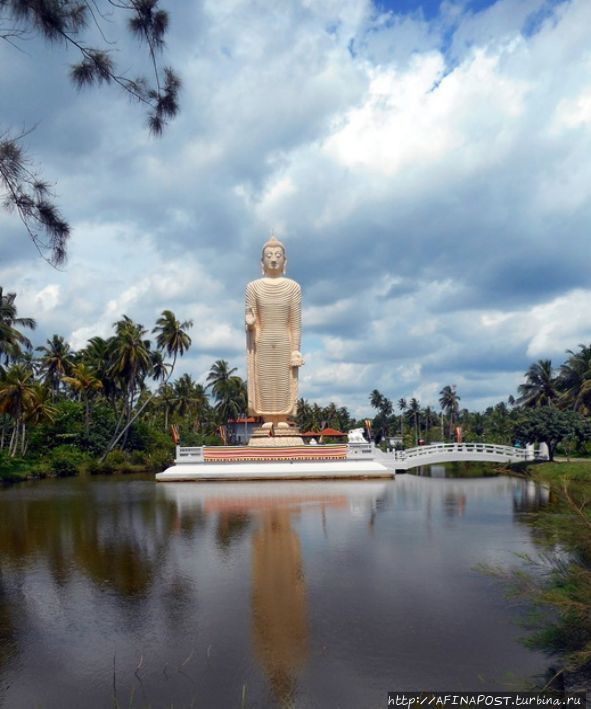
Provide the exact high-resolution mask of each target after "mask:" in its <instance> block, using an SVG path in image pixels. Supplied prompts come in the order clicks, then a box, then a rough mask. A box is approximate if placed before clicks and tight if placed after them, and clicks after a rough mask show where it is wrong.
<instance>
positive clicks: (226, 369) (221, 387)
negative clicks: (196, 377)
mask: <svg viewBox="0 0 591 709" xmlns="http://www.w3.org/2000/svg"><path fill="white" fill-rule="evenodd" d="M236 371H238V370H237V369H236V367H232V368H231V369H230V365H229V364H228V362H227V361H226V360H225V359H218V360H217V361H216V362H214V363H213V364H212V365H211V368H210V370H209V374H208V375H207V382H208V384H207V386H206V389H211V393H212V394H213V396H214V398H215V399H217V400H220V399H221V398H223V397H224V396H225V395H226V393H227V391H228V387H229V383H230V380H231V379H232V377H233V376H234V372H236Z"/></svg>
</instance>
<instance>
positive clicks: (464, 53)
mask: <svg viewBox="0 0 591 709" xmlns="http://www.w3.org/2000/svg"><path fill="white" fill-rule="evenodd" d="M411 5H412V7H414V11H412V12H407V13H405V14H402V13H400V12H397V10H396V8H397V5H395V4H394V5H393V9H389V5H388V3H380V4H379V5H378V4H372V3H371V2H369V0H347V1H346V2H342V1H341V0H339V1H338V2H337V1H336V0H335V1H334V2H316V0H290V1H289V2H284V3H280V4H276V5H274V6H273V7H271V6H264V5H260V4H257V3H252V2H246V1H245V0H224V2H213V1H212V2H209V1H208V0H206V1H204V2H190V3H183V4H182V6H180V7H178V8H173V10H172V29H171V35H170V38H169V47H170V49H169V53H170V60H171V63H173V64H175V65H177V66H178V67H179V68H180V69H181V71H182V74H183V80H184V92H183V97H182V98H183V110H182V113H181V115H180V116H179V118H178V120H176V121H175V122H174V123H173V124H172V125H171V126H170V127H169V128H168V129H167V131H166V132H165V134H164V136H163V138H162V139H161V140H159V141H154V140H152V139H151V138H149V137H148V136H147V134H146V133H145V132H144V131H143V130H142V127H141V120H142V114H141V111H140V109H139V108H138V107H137V106H135V105H133V104H128V103H127V102H126V101H125V100H121V99H120V98H119V99H118V97H117V95H116V94H115V93H114V92H111V91H110V90H108V89H107V90H106V91H96V92H90V93H85V94H76V93H74V92H73V91H72V90H71V87H69V86H68V82H67V78H66V77H65V75H64V58H63V56H60V55H59V52H57V53H56V52H53V53H51V52H49V53H47V48H46V47H44V46H41V45H37V44H35V43H33V44H32V50H31V52H30V53H28V54H27V55H20V54H18V53H17V54H16V55H14V54H13V53H12V50H10V48H8V47H6V46H0V88H2V91H3V95H10V96H11V98H12V100H11V101H9V102H8V103H9V106H8V107H7V110H6V112H5V113H4V115H3V120H5V121H8V122H9V123H10V124H12V125H17V126H18V125H22V124H24V125H29V126H30V125H34V124H35V123H36V121H37V120H38V118H39V117H42V120H41V122H40V123H39V126H38V127H37V129H36V130H35V131H34V132H33V133H32V135H31V138H30V147H31V150H33V151H35V154H36V156H37V157H38V159H39V160H40V161H41V162H42V164H43V170H44V171H45V172H46V173H47V174H48V175H49V176H50V178H51V179H52V180H53V179H56V180H57V191H58V193H59V195H60V197H61V199H62V203H63V209H64V212H65V213H66V215H67V216H68V218H70V219H71V221H72V223H73V226H74V227H75V229H74V235H73V238H72V243H71V249H70V263H69V265H68V267H67V270H66V271H64V272H55V271H52V270H50V269H49V268H48V267H47V266H46V265H45V264H44V263H43V262H40V261H38V259H37V258H36V256H35V252H34V249H33V247H32V246H31V245H30V244H29V243H28V242H27V241H26V238H25V237H24V235H23V234H22V227H21V226H20V225H19V223H18V222H17V221H16V220H15V219H14V218H13V217H11V216H9V215H6V214H5V213H1V214H0V241H1V247H2V254H3V260H2V264H1V265H0V278H1V279H2V280H1V283H2V285H3V286H4V287H5V288H6V289H8V290H11V291H17V293H18V301H17V302H18V303H19V308H20V311H21V312H22V314H26V315H33V316H35V317H36V318H37V319H38V321H39V326H40V327H39V334H38V337H40V338H43V337H45V336H50V335H51V334H52V333H53V332H60V333H62V334H64V335H66V337H68V338H69V339H70V341H71V342H72V344H74V345H75V346H76V347H80V346H83V344H84V342H85V340H86V339H87V338H88V337H89V336H92V335H94V334H103V335H105V334H108V332H109V331H110V328H111V326H112V323H113V321H114V320H116V319H118V318H119V317H120V316H121V315H122V314H123V313H126V314H128V315H129V316H130V317H133V318H134V319H136V320H138V321H140V322H142V323H144V324H145V325H146V326H147V327H151V326H152V324H153V322H154V321H155V318H156V317H157V316H158V314H159V312H160V311H161V310H163V309H164V308H171V309H173V310H174V311H175V312H176V313H177V315H178V316H179V317H181V318H183V319H185V318H192V319H194V320H195V328H194V330H193V332H192V335H193V340H194V345H193V350H192V352H191V354H190V356H189V357H187V358H185V360H183V364H184V365H185V366H186V367H187V368H188V370H190V371H191V373H192V374H193V375H194V376H198V377H202V376H204V373H205V372H206V371H207V360H208V358H211V361H213V360H214V359H218V358H220V357H225V358H227V359H230V360H231V362H232V364H233V365H238V366H239V367H240V371H243V365H242V357H243V354H242V353H243V348H244V342H243V340H244V332H243V324H242V317H243V306H242V293H243V289H244V285H245V283H246V282H247V281H248V280H251V279H252V278H256V277H257V275H258V272H259V266H258V260H259V257H260V247H261V245H262V243H263V241H264V240H265V238H266V237H267V236H268V233H269V231H270V230H271V229H272V228H274V229H275V230H277V231H278V232H279V234H280V236H281V237H282V238H283V240H284V241H285V243H286V244H287V247H288V261H289V264H288V270H289V275H290V276H291V277H293V278H295V279H296V280H298V281H299V282H300V283H301V284H302V286H303V290H304V306H305V307H304V341H303V349H304V351H305V354H306V360H307V363H306V366H305V367H304V368H303V369H302V372H301V394H302V395H303V396H305V397H306V398H310V399H318V400H321V401H328V400H330V399H333V400H335V401H337V403H339V404H343V405H349V406H351V407H352V408H354V410H355V412H356V413H358V414H359V415H362V414H363V413H364V412H367V408H368V407H367V397H368V394H369V391H371V389H373V388H376V387H377V388H379V389H380V390H382V391H384V393H386V394H387V395H388V396H390V397H391V398H393V399H396V398H399V397H400V396H405V397H409V396H417V398H419V399H420V400H421V401H422V402H423V403H424V404H429V403H430V404H432V405H433V404H435V403H436V400H437V394H438V391H439V390H440V389H441V387H443V386H444V385H446V384H451V383H455V384H456V385H457V387H458V390H459V392H460V394H461V395H462V403H463V404H465V405H467V406H485V405H487V404H488V403H491V402H494V401H497V400H500V399H505V398H506V397H507V396H508V395H509V394H510V393H514V391H515V387H516V385H517V383H518V382H519V380H520V377H521V376H522V374H523V371H524V370H525V368H526V367H527V365H528V363H529V362H530V361H531V360H532V359H537V358H541V357H547V356H548V357H549V356H552V357H553V358H554V359H555V360H556V361H559V360H560V358H561V356H562V355H563V353H564V350H565V349H567V348H569V347H576V345H577V344H578V343H579V342H585V341H587V342H588V341H589V339H590V336H591V322H590V321H589V317H588V316H587V313H588V312H591V308H589V290H588V270H589V269H588V262H587V261H588V259H586V257H585V255H586V253H587V251H588V246H587V241H588V225H589V220H590V217H591V187H590V185H591V161H590V160H589V159H588V157H587V156H588V155H589V154H591V151H590V150H589V149H590V148H591V78H590V77H591V71H590V69H591V59H590V55H589V52H588V37H587V27H588V26H589V23H590V21H591V6H590V5H589V3H588V2H587V1H586V0H565V1H561V2H558V1H551V0H496V2H495V1H494V0H487V2H484V3H483V2H479V3H473V2H471V1H470V0H466V1H463V2H451V0H448V1H446V2H444V3H441V5H440V8H439V11H438V12H432V11H430V10H429V8H427V7H422V6H423V5H424V3H422V2H421V1H420V0H416V2H415V3H414V4H411ZM428 10H429V11H428ZM120 50H121V53H122V55H123V58H124V59H125V58H127V57H128V58H129V65H130V66H131V65H132V64H133V63H134V62H135V61H136V54H137V50H136V48H135V47H134V45H133V44H132V43H131V42H130V41H124V42H123V44H122V45H121V46H120ZM45 56H47V57H48V59H47V61H46V63H44V67H45V66H46V72H45V76H46V77H47V78H46V80H45V82H44V84H43V86H40V88H39V91H38V92H36V93H35V95H34V96H33V92H31V89H30V88H29V87H30V85H31V83H32V82H34V81H35V79H36V72H37V69H38V66H39V62H41V61H44V62H45V59H44V57H45ZM9 58H10V59H11V62H12V63H11V65H10V71H9V70H8V59H9Z"/></svg>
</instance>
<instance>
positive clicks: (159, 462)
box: [145, 448, 174, 473]
mask: <svg viewBox="0 0 591 709" xmlns="http://www.w3.org/2000/svg"><path fill="white" fill-rule="evenodd" d="M173 463H174V453H173V452H172V449H170V450H167V449H165V448H159V449H157V450H153V451H150V453H148V456H147V458H146V461H145V464H146V468H147V470H149V471H150V472H152V473H161V472H162V471H163V470H166V468H169V467H170V466H171V465H172V464H173Z"/></svg>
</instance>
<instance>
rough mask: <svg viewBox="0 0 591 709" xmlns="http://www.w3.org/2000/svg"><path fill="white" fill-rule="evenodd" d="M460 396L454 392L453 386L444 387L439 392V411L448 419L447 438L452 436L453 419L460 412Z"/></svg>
mask: <svg viewBox="0 0 591 709" xmlns="http://www.w3.org/2000/svg"><path fill="white" fill-rule="evenodd" d="M459 401H460V396H458V393H457V392H456V388H455V386H453V385H452V386H449V385H447V386H444V387H443V389H442V390H441V391H440V392H439V405H440V406H441V410H442V411H443V412H444V413H445V414H446V415H447V416H448V418H449V436H450V438H451V437H452V436H453V428H454V419H455V418H457V415H458V412H459V410H460V406H459Z"/></svg>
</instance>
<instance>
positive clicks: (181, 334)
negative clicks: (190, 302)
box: [152, 310, 193, 378]
mask: <svg viewBox="0 0 591 709" xmlns="http://www.w3.org/2000/svg"><path fill="white" fill-rule="evenodd" d="M191 327H193V321H192V320H185V321H183V322H181V321H180V320H177V318H176V316H175V314H174V313H173V312H172V310H163V311H162V315H161V316H160V317H159V318H158V320H157V321H156V327H154V329H153V330H152V332H153V333H157V336H156V347H158V349H159V350H161V351H163V352H166V354H167V355H168V356H169V357H172V364H171V365H170V373H169V375H168V378H170V377H171V376H172V373H173V371H174V366H175V364H176V360H177V357H179V356H181V357H182V356H183V355H184V354H185V352H186V351H187V350H188V349H189V347H190V346H191V338H190V337H189V335H188V334H187V332H186V331H187V330H188V329H189V328H191Z"/></svg>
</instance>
